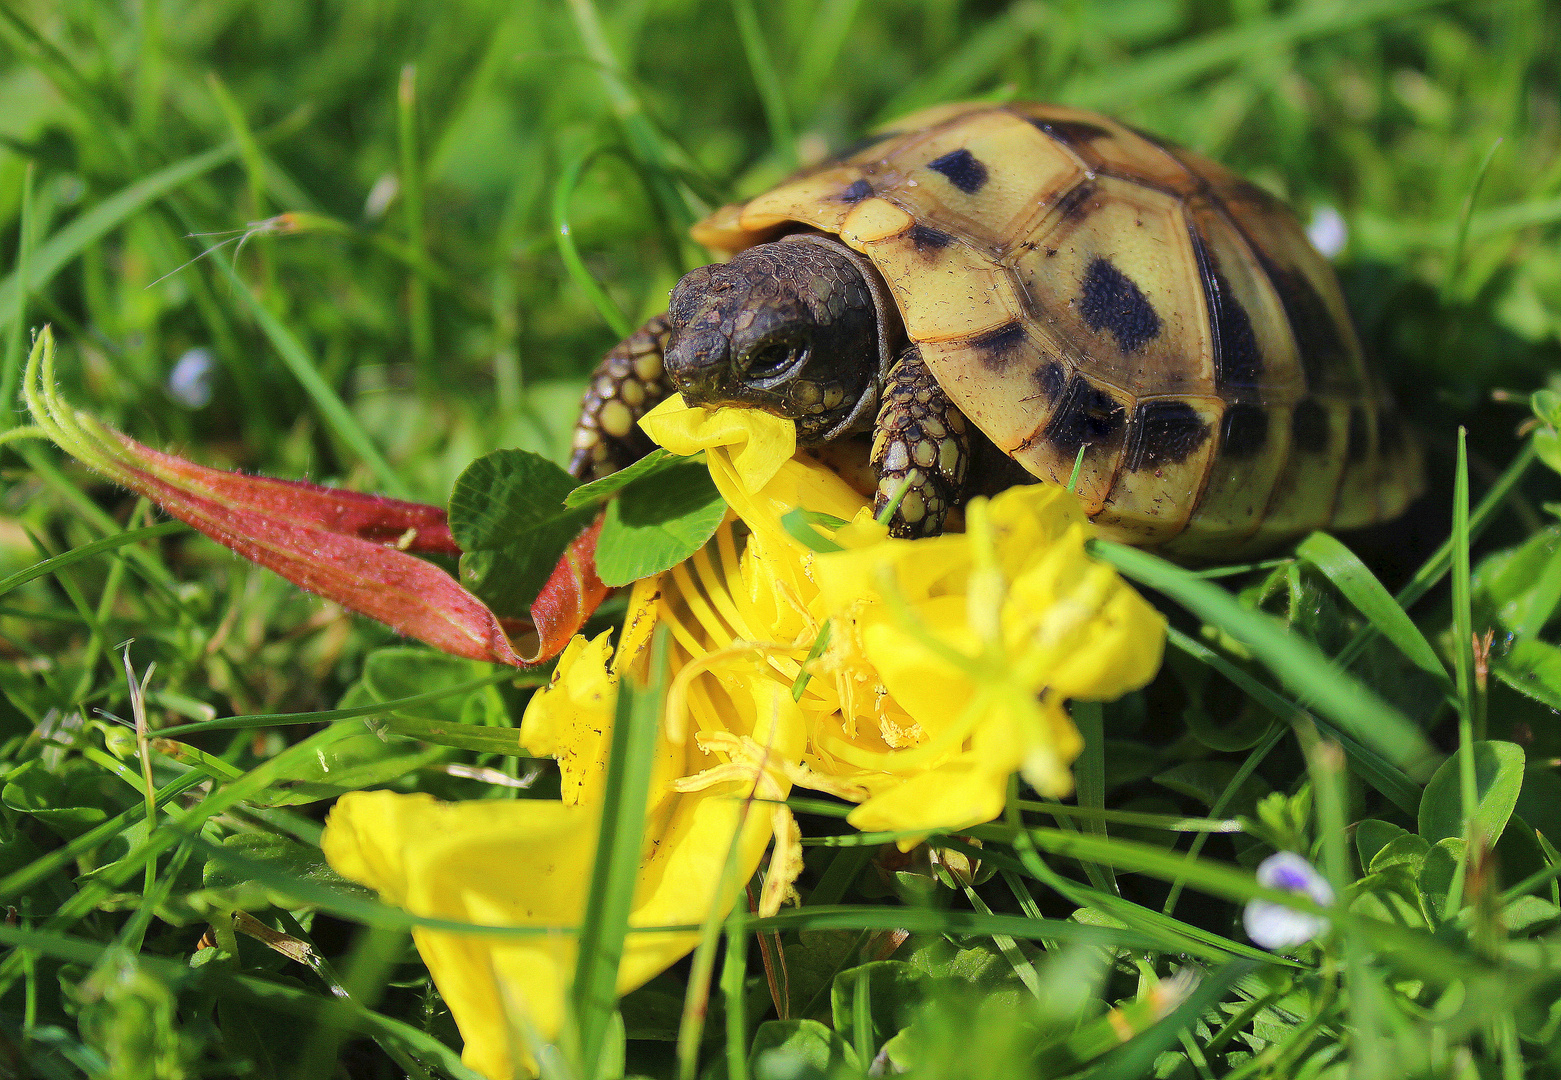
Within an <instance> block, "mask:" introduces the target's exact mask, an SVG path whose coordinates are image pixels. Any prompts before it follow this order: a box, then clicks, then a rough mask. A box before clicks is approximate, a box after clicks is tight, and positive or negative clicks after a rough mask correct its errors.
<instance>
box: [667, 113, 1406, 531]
mask: <svg viewBox="0 0 1561 1080" xmlns="http://www.w3.org/2000/svg"><path fill="white" fill-rule="evenodd" d="M799 227H804V228H806V227H811V228H813V229H818V230H822V231H823V232H826V233H833V234H836V235H838V236H839V237H840V238H841V240H843V241H844V242H845V243H846V244H848V245H850V246H851V247H852V248H854V249H856V250H857V251H860V252H862V253H863V254H865V255H866V256H867V257H868V258H870V259H871V260H872V261H873V264H874V265H875V266H876V267H877V269H878V270H879V272H880V273H881V274H882V275H883V278H884V281H885V282H887V284H888V286H889V288H890V290H891V291H892V293H893V295H894V297H895V300H896V302H897V304H898V306H899V310H900V314H901V316H902V317H903V319H904V323H905V331H906V334H907V336H908V337H909V338H910V340H911V341H912V342H914V343H915V344H917V345H918V346H920V348H921V354H922V356H923V357H925V359H926V361H927V364H928V366H929V367H930V369H931V371H932V372H933V374H934V375H935V376H936V378H937V379H938V381H939V383H940V384H941V385H942V386H943V388H944V389H945V390H946V391H947V393H948V395H949V397H950V398H951V399H952V400H953V401H954V403H955V404H956V405H957V406H958V407H959V408H960V409H962V410H963V411H964V413H965V415H966V416H967V417H969V418H970V420H971V421H973V422H974V423H975V424H976V425H977V426H978V427H979V428H980V429H981V430H982V431H983V432H984V433H985V434H986V435H987V436H988V437H989V438H990V439H991V440H992V441H993V443H995V444H996V445H997V446H998V447H999V448H1000V449H1001V450H1003V451H1004V452H1005V453H1007V454H1008V455H1009V456H1011V457H1012V458H1013V459H1014V460H1016V461H1017V462H1019V463H1020V464H1022V465H1023V466H1024V467H1025V468H1026V469H1028V470H1029V471H1030V472H1031V473H1033V474H1034V475H1035V476H1037V477H1040V478H1041V479H1042V480H1047V481H1052V482H1055V483H1058V484H1066V483H1067V482H1068V479H1069V477H1070V475H1072V473H1073V469H1074V463H1075V460H1076V459H1077V458H1078V455H1079V451H1080V449H1081V448H1082V449H1083V459H1082V464H1081V466H1080V470H1079V476H1078V480H1077V493H1078V495H1079V497H1080V499H1081V501H1082V502H1083V504H1084V507H1085V510H1086V512H1087V513H1088V514H1089V516H1090V517H1091V518H1092V519H1093V520H1094V521H1095V522H1096V524H1098V525H1099V526H1101V527H1102V529H1103V530H1104V532H1105V534H1106V535H1108V536H1112V537H1114V538H1118V539H1122V540H1125V541H1127V542H1129V543H1134V544H1139V545H1145V546H1159V545H1163V546H1164V549H1165V550H1166V551H1167V552H1169V553H1173V554H1183V555H1190V556H1200V555H1215V554H1219V555H1231V554H1234V553H1237V552H1240V551H1244V550H1256V549H1259V548H1262V547H1265V546H1270V545H1272V544H1274V543H1276V542H1278V541H1280V540H1282V539H1286V538H1289V537H1292V536H1295V535H1298V534H1301V533H1304V532H1307V531H1309V530H1311V529H1314V528H1334V529H1348V528H1354V527H1357V526H1362V525H1368V524H1371V523H1373V522H1377V521H1383V520H1386V519H1388V518H1392V517H1394V516H1396V515H1398V514H1399V513H1401V512H1402V511H1403V510H1404V509H1405V508H1406V507H1407V506H1408V505H1409V503H1410V502H1411V501H1412V500H1413V499H1414V498H1415V497H1416V496H1417V495H1419V493H1420V492H1421V490H1422V487H1423V484H1424V480H1423V472H1422V461H1421V454H1420V449H1419V446H1418V444H1417V443H1416V442H1415V440H1414V439H1413V438H1412V437H1411V435H1410V434H1409V432H1407V431H1406V430H1405V428H1404V427H1403V425H1402V424H1401V423H1400V421H1399V417H1398V414H1397V412H1396V410H1395V408H1394V406H1393V403H1392V401H1391V399H1390V398H1389V396H1388V394H1387V392H1386V390H1385V389H1384V388H1383V387H1382V385H1381V384H1380V383H1379V382H1378V381H1377V380H1376V379H1374V378H1373V377H1372V375H1371V373H1370V372H1369V371H1368V370H1367V368H1366V365H1365V363H1364V360H1363V357H1362V354H1361V348H1360V343H1359V341H1358V340H1357V338H1356V335H1355V331H1354V329H1353V327H1352V326H1351V324H1350V318H1349V314H1348V312H1347V311H1346V309H1345V305H1344V301H1343V298H1342V297H1341V295H1340V293H1339V286H1338V282H1337V281H1336V279H1335V278H1334V275H1333V271H1332V269H1331V268H1330V267H1329V265H1328V263H1327V262H1326V261H1325V260H1324V259H1323V257H1322V256H1321V255H1319V254H1318V252H1317V251H1316V250H1315V249H1314V248H1313V247H1312V246H1311V244H1310V243H1309V242H1308V241H1307V238H1306V235H1305V233H1303V232H1302V230H1301V228H1300V226H1299V224H1298V223H1297V221H1296V219H1295V217H1294V215H1293V214H1292V213H1291V212H1290V211H1289V210H1288V209H1287V208H1286V207H1285V206H1284V205H1282V204H1281V203H1280V202H1279V201H1278V200H1276V199H1275V198H1273V197H1272V196H1270V195H1269V194H1267V193H1266V192H1264V191H1262V190H1261V189H1259V188H1257V187H1255V186H1254V185H1252V184H1251V183H1248V182H1247V181H1245V180H1243V179H1241V178H1240V177H1239V176H1237V175H1235V174H1234V173H1232V172H1231V171H1230V170H1228V169H1226V168H1224V167H1223V166H1221V165H1218V164H1216V163H1214V162H1212V161H1209V160H1207V159H1205V158H1202V157H1199V156H1197V155H1195V154H1191V153H1189V152H1187V151H1185V150H1182V149H1179V148H1177V147H1174V146H1168V145H1166V144H1164V143H1161V142H1158V141H1156V140H1154V139H1152V138H1150V137H1148V136H1145V135H1143V134H1140V133H1138V132H1135V131H1133V130H1132V129H1130V128H1128V127H1126V126H1125V125H1123V124H1121V123H1118V122H1117V121H1114V120H1111V119H1108V118H1107V117H1104V116H1099V115H1096V114H1094V113H1089V112H1083V111H1081V110H1077V109H1068V108H1062V107H1058V106H1053V105H1038V104H1031V103H1024V102H1013V103H1009V104H1007V105H1003V106H1000V107H992V106H988V105H981V104H960V105H944V106H939V107H936V108H933V109H928V110H925V111H922V112H919V113H916V114H914V115H912V116H910V117H907V118H905V119H904V120H901V121H899V122H897V123H895V124H894V125H893V126H892V129H891V130H889V131H887V132H884V133H882V134H881V135H879V136H877V137H875V138H874V139H873V140H872V141H871V142H870V143H869V144H867V145H865V146H864V148H862V149H860V150H858V151H855V152H848V153H847V154H846V155H844V156H842V157H841V158H838V159H836V160H834V161H831V162H828V163H826V164H824V165H822V166H820V167H818V168H815V169H811V170H808V171H805V172H803V173H801V174H798V175H796V176H794V177H792V178H791V179H789V180H787V181H785V182H784V183H782V184H781V185H780V186H779V187H776V188H775V189H773V190H771V191H769V192H767V193H765V194H763V195H760V196H758V197H757V198H754V199H750V200H749V201H747V202H745V203H741V204H738V205H733V206H728V207H725V208H723V209H721V210H719V211H717V212H716V213H715V214H713V215H712V216H711V217H709V218H708V219H706V220H705V221H704V222H702V223H700V224H699V225H696V226H695V227H694V230H693V235H694V238H695V239H696V240H698V241H699V242H700V243H702V244H704V245H705V246H707V247H709V248H711V249H713V250H715V251H716V252H719V253H725V254H726V255H727V256H730V255H731V254H734V253H736V252H738V251H740V250H742V249H744V248H747V247H750V246H752V245H754V244H758V243H763V242H765V241H768V240H773V239H775V238H776V237H777V236H778V235H781V234H783V233H785V232H788V231H796V230H797V229H798V228H799Z"/></svg>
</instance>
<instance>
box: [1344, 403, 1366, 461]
mask: <svg viewBox="0 0 1561 1080" xmlns="http://www.w3.org/2000/svg"><path fill="white" fill-rule="evenodd" d="M1370 449H1371V420H1370V418H1369V417H1368V416H1367V415H1366V410H1365V408H1364V407H1363V406H1360V405H1353V406H1351V407H1350V438H1349V442H1348V443H1346V444H1345V450H1344V456H1345V460H1346V461H1359V460H1361V459H1362V458H1364V457H1365V456H1366V451H1368V450H1370Z"/></svg>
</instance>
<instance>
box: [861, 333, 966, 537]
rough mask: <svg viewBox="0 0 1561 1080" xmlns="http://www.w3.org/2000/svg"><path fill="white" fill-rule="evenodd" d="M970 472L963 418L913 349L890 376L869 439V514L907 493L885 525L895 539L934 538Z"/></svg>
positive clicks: (958, 499)
mask: <svg viewBox="0 0 1561 1080" xmlns="http://www.w3.org/2000/svg"><path fill="white" fill-rule="evenodd" d="M969 468H970V432H969V429H968V428H967V427H966V424H965V417H964V415H963V414H962V413H961V412H960V411H959V409H957V408H955V406H954V403H953V402H951V401H950V400H949V398H948V395H947V394H945V393H944V392H943V388H942V387H941V386H939V385H938V380H936V379H934V378H933V377H932V372H931V371H929V370H927V365H926V364H925V363H924V362H923V361H922V358H921V352H920V351H919V350H918V349H917V348H916V347H915V346H911V347H909V348H907V349H906V350H905V351H904V352H903V353H901V354H900V359H899V360H898V361H897V362H896V363H895V365H894V368H893V370H891V371H890V372H889V378H888V380H887V382H886V383H885V385H884V390H883V407H882V408H881V409H880V410H879V412H878V425H877V431H876V433H875V435H874V438H873V469H874V471H875V472H877V474H878V491H877V493H876V495H875V496H874V499H873V512H874V513H875V514H876V513H881V512H882V511H883V509H884V507H886V506H888V505H889V504H890V503H891V502H892V501H893V500H894V499H895V498H896V497H899V496H900V489H901V488H902V487H905V485H907V484H908V485H909V486H908V487H905V494H904V496H903V497H900V502H899V506H898V507H897V508H896V509H895V512H894V515H893V516H892V517H891V518H890V519H889V532H890V533H891V534H892V535H894V536H908V537H916V536H936V535H937V534H938V533H940V532H942V531H943V521H944V518H946V517H947V516H948V512H949V508H950V507H952V506H956V505H958V504H959V503H960V502H961V501H963V498H964V494H965V474H966V472H967V471H968V470H969Z"/></svg>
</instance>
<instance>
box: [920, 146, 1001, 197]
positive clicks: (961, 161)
mask: <svg viewBox="0 0 1561 1080" xmlns="http://www.w3.org/2000/svg"><path fill="white" fill-rule="evenodd" d="M927 168H929V169H931V170H932V171H933V172H940V173H942V174H943V175H944V176H946V177H948V181H949V183H951V184H953V185H954V186H955V187H957V188H959V190H961V191H963V192H964V193H965V194H966V195H974V194H975V193H976V192H978V191H980V190H981V189H982V188H983V187H984V186H985V185H986V175H987V174H986V166H985V165H983V164H981V162H980V161H978V160H976V155H974V154H972V153H971V152H970V151H969V150H964V149H960V150H952V151H950V152H949V153H947V154H944V155H943V156H942V157H940V158H934V159H933V160H932V161H929V162H927Z"/></svg>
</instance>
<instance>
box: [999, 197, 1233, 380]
mask: <svg viewBox="0 0 1561 1080" xmlns="http://www.w3.org/2000/svg"><path fill="white" fill-rule="evenodd" d="M1026 247H1027V250H1025V252H1024V253H1023V254H1022V255H1020V256H1019V257H1018V258H1017V259H1016V260H1015V261H1014V264H1015V265H1014V269H1015V272H1016V273H1017V274H1018V277H1019V281H1020V284H1021V285H1022V287H1023V289H1024V293H1025V297H1026V299H1027V300H1028V301H1029V305H1030V311H1031V312H1032V314H1033V316H1034V318H1035V319H1036V321H1037V322H1039V323H1042V324H1044V325H1046V326H1048V327H1049V328H1050V330H1051V333H1052V336H1053V337H1055V338H1056V339H1058V340H1059V341H1063V342H1067V343H1069V344H1070V345H1071V346H1072V347H1073V349H1074V351H1075V353H1076V355H1077V361H1078V363H1079V365H1080V367H1081V369H1082V370H1084V371H1086V372H1088V373H1089V374H1090V375H1091V376H1093V377H1095V378H1097V379H1099V380H1101V381H1104V382H1108V383H1111V384H1112V385H1114V386H1117V387H1119V388H1121V389H1123V390H1125V391H1128V392H1130V393H1133V394H1135V395H1156V394H1177V393H1205V394H1207V393H1213V391H1214V369H1213V364H1212V352H1211V348H1212V341H1211V334H1210V329H1209V318H1208V312H1207V309H1206V306H1205V301H1204V296H1203V291H1202V287H1201V285H1200V278H1199V274H1198V264H1197V259H1196V255H1195V252H1194V249H1193V245H1192V240H1191V237H1190V236H1189V233H1188V226H1187V220H1186V215H1185V213H1184V212H1183V205H1182V202H1181V201H1180V200H1179V199H1176V198H1174V197H1172V196H1170V195H1166V194H1165V193H1163V192H1160V191H1156V190H1154V189H1152V188H1146V187H1142V186H1140V185H1137V184H1132V183H1129V182H1127V181H1125V180H1117V179H1113V178H1110V177H1102V178H1100V179H1099V180H1096V181H1094V182H1093V183H1092V184H1091V192H1090V195H1089V197H1088V198H1087V199H1085V200H1083V201H1082V202H1079V203H1077V204H1074V205H1072V206H1068V207H1060V206H1059V207H1053V209H1052V212H1050V213H1048V215H1047V216H1046V218H1045V220H1043V221H1042V222H1041V223H1040V225H1039V227H1038V228H1037V229H1036V231H1035V232H1034V233H1032V234H1031V235H1030V236H1029V237H1028V238H1027V245H1026Z"/></svg>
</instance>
